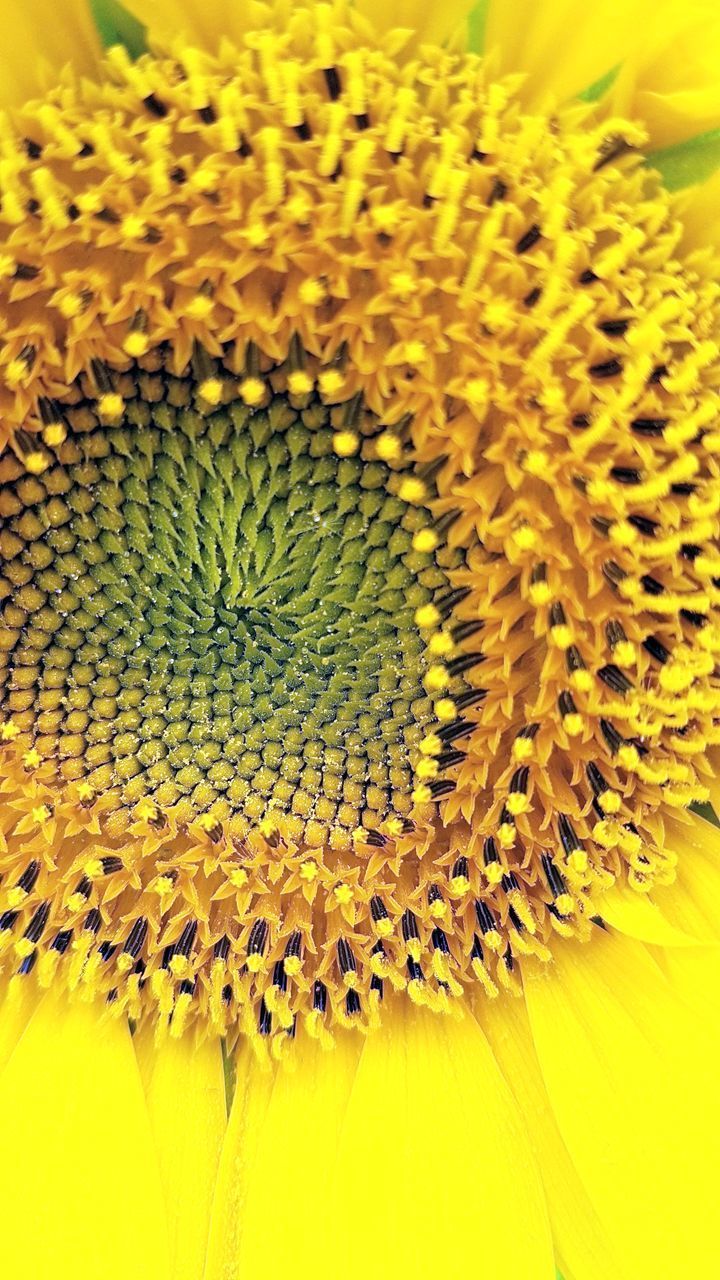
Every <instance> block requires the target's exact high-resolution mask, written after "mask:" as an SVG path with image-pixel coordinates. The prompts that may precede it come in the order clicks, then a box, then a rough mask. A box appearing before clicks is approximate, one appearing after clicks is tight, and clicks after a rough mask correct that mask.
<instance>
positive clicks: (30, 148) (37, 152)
mask: <svg viewBox="0 0 720 1280" xmlns="http://www.w3.org/2000/svg"><path fill="white" fill-rule="evenodd" d="M23 143H24V146H25V154H26V155H27V157H28V160H39V159H40V156H41V155H42V147H41V146H40V143H39V142H35V141H34V140H33V139H32V138H24V139H23Z"/></svg>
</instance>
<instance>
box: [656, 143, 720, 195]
mask: <svg viewBox="0 0 720 1280" xmlns="http://www.w3.org/2000/svg"><path fill="white" fill-rule="evenodd" d="M648 164H651V165H652V167H653V169H659V170H660V174H661V176H662V180H663V183H664V185H665V186H666V187H667V190H668V191H681V190H682V189H683V187H691V186H692V185H693V183H695V182H705V181H706V180H707V179H708V178H709V177H710V176H711V175H712V174H713V173H714V172H715V170H716V169H719V168H720V129H709V130H708V132H707V133H698V134H696V136H695V137H694V138H688V139H687V140H686V141H685V142H678V143H676V145H675V146H673V147H664V148H663V149H662V150H661V151H651V152H650V154H649V155H648Z"/></svg>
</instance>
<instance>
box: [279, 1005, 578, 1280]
mask: <svg viewBox="0 0 720 1280" xmlns="http://www.w3.org/2000/svg"><path fill="white" fill-rule="evenodd" d="M335 1188H336V1202H335V1203H334V1204H333V1214H334V1220H335V1221H338V1222H339V1223H340V1224H341V1231H340V1235H341V1240H340V1241H339V1243H338V1247H340V1244H341V1243H342V1234H343V1232H342V1227H343V1225H344V1224H343V1218H342V1214H343V1210H344V1212H345V1214H347V1212H348V1209H349V1210H350V1211H351V1212H352V1219H353V1222H356V1223H357V1234H356V1237H355V1240H354V1248H353V1250H352V1252H350V1253H349V1254H347V1252H346V1259H345V1265H344V1268H343V1276H344V1278H345V1280H365V1277H367V1276H369V1275H372V1276H373V1277H378V1280H390V1277H395V1276H401V1275H411V1276H413V1277H417V1280H435V1277H437V1276H454V1277H460V1276H472V1275H475V1274H481V1273H482V1274H484V1273H487V1274H488V1275H492V1277H493V1280H546V1278H547V1280H550V1278H551V1277H554V1275H555V1264H554V1255H553V1249H552V1241H551V1237H550V1231H549V1223H548V1219H547V1208H546V1204H545V1199H544V1195H543V1192H542V1187H541V1185H540V1180H539V1176H538V1172H537V1168H536V1165H535V1161H534V1158H533V1155H532V1152H531V1150H530V1147H529V1144H528V1139H527V1135H526V1133H525V1130H524V1127H523V1125H522V1123H521V1121H520V1119H519V1117H518V1114H517V1108H516V1106H515V1104H514V1102H513V1100H512V1097H511V1094H510V1092H509V1090H508V1088H507V1085H506V1084H505V1081H504V1080H503V1077H502V1075H501V1073H500V1071H499V1069H498V1067H497V1064H496V1062H495V1060H494V1058H493V1055H492V1052H491V1051H490V1048H489V1046H488V1043H487V1040H486V1039H485V1036H484V1035H483V1033H482V1031H481V1030H480V1028H479V1026H478V1024H477V1023H476V1022H475V1020H474V1019H473V1018H472V1017H470V1016H466V1017H464V1018H462V1019H461V1020H459V1021H456V1020H455V1019H451V1018H449V1017H443V1016H442V1015H439V1014H437V1013H431V1012H430V1011H428V1010H426V1009H422V1008H417V1007H415V1006H413V1005H412V1004H411V1003H410V1002H409V1001H407V1000H403V1001H397V1002H396V1003H395V1005H394V1007H392V1008H390V1009H388V1010H387V1013H386V1017H385V1020H384V1023H383V1027H382V1030H381V1031H379V1032H378V1033H375V1034H371V1035H370V1036H369V1037H368V1039H367V1042H366V1044H365V1047H364V1049H363V1054H362V1058H361V1060H360V1066H359V1068H358V1073H357V1076H356V1079H355V1085H354V1088H353V1091H352V1096H351V1098H350V1104H349V1107H348V1112H347V1117H346V1120H345V1124H344V1126H343V1131H342V1135H341V1139H340V1149H339V1153H338V1164H337V1170H336V1175H335ZM345 1238H346V1240H347V1230H346V1229H345ZM301 1273H302V1272H301Z"/></svg>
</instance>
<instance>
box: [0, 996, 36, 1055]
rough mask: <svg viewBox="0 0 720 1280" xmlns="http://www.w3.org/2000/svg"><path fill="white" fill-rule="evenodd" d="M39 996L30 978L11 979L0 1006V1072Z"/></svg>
mask: <svg viewBox="0 0 720 1280" xmlns="http://www.w3.org/2000/svg"><path fill="white" fill-rule="evenodd" d="M39 999H40V996H39V994H38V990H37V987H36V986H35V983H34V982H33V981H32V979H30V978H25V977H17V976H16V977H14V978H11V979H10V981H9V982H8V984H7V987H6V989H5V991H4V993H3V996H2V1004H0V1070H2V1068H3V1067H4V1066H5V1063H6V1062H7V1060H8V1058H9V1057H10V1054H11V1053H12V1052H13V1049H14V1048H15V1046H16V1044H17V1042H18V1040H19V1039H20V1037H21V1035H22V1033H23V1031H24V1030H25V1028H26V1026H27V1024H28V1021H29V1019H30V1016H31V1014H32V1013H33V1010H34V1009H35V1007H36V1005H37V1003H38V1000H39Z"/></svg>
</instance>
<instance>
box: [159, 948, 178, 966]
mask: <svg viewBox="0 0 720 1280" xmlns="http://www.w3.org/2000/svg"><path fill="white" fill-rule="evenodd" d="M174 955H175V945H174V943H171V945H170V946H169V947H164V948H163V953H162V961H161V968H163V969H169V968H170V961H171V960H172V958H173V956H174Z"/></svg>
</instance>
